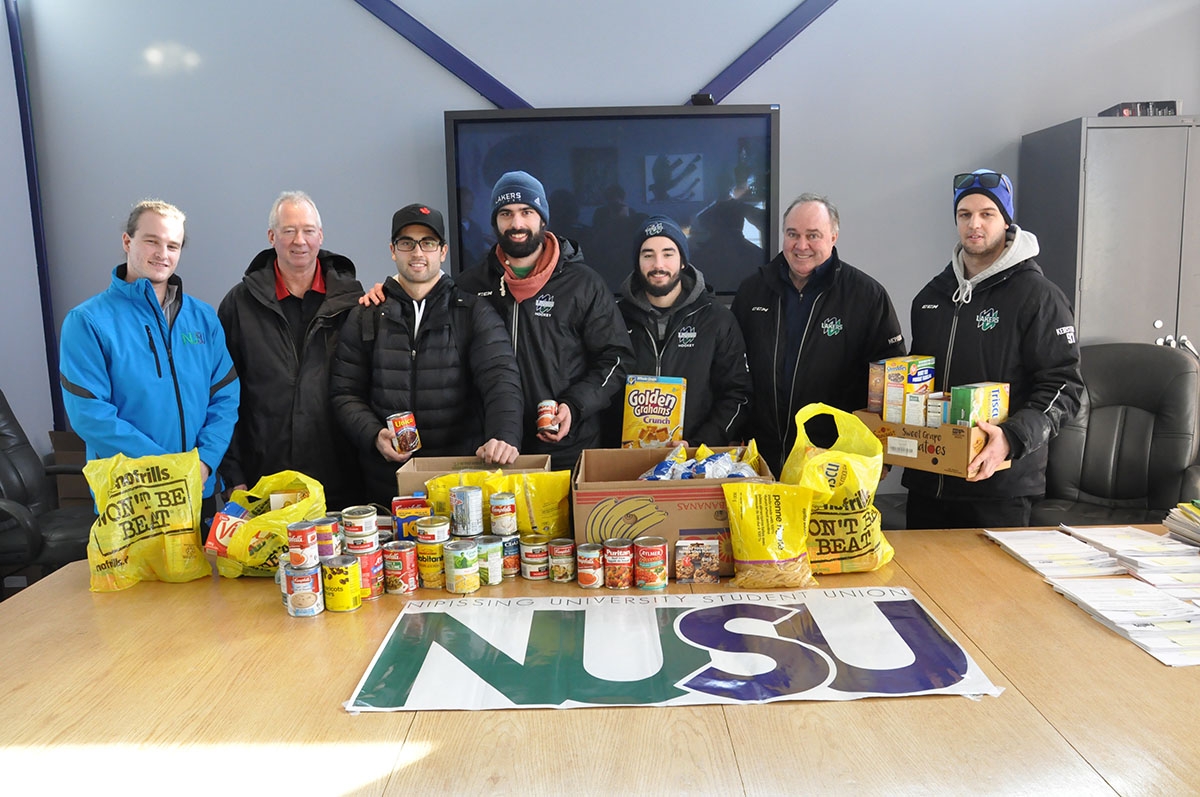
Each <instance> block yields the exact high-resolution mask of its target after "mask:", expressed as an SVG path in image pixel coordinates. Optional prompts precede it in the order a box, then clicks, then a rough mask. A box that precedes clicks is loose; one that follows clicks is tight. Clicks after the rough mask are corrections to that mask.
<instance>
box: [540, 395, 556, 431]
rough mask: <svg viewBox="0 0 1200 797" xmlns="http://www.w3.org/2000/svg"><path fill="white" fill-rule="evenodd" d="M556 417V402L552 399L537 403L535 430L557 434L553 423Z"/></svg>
mask: <svg viewBox="0 0 1200 797" xmlns="http://www.w3.org/2000/svg"><path fill="white" fill-rule="evenodd" d="M557 415H558V402H557V401H555V400H554V399H546V400H545V401H539V402H538V405H537V430H538V431H539V432H557V431H558V424H557V423H555V421H554V418H555V417H556V416H557Z"/></svg>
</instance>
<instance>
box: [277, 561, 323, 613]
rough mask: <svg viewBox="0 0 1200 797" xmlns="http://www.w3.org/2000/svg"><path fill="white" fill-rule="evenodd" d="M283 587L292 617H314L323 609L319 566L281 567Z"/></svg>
mask: <svg viewBox="0 0 1200 797" xmlns="http://www.w3.org/2000/svg"><path fill="white" fill-rule="evenodd" d="M283 578H284V587H283V593H284V595H285V596H286V599H285V601H284V602H285V603H286V604H287V611H288V614H290V615H291V616H292V617H314V616H316V615H318V614H320V613H321V612H323V611H325V599H324V596H323V595H322V594H321V568H320V566H314V567H292V566H291V565H285V566H284V568H283Z"/></svg>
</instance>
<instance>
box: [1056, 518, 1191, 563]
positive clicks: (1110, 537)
mask: <svg viewBox="0 0 1200 797" xmlns="http://www.w3.org/2000/svg"><path fill="white" fill-rule="evenodd" d="M1060 528H1061V529H1062V530H1063V531H1065V532H1067V533H1068V534H1070V535H1071V536H1073V537H1076V538H1078V539H1081V540H1083V541H1084V542H1086V543H1090V544H1091V545H1094V546H1095V547H1097V548H1099V549H1100V550H1102V551H1108V552H1109V553H1111V554H1113V555H1114V556H1116V555H1117V554H1125V555H1126V556H1197V555H1200V548H1197V547H1195V546H1194V545H1188V544H1187V543H1184V542H1180V541H1179V540H1175V539H1171V538H1170V537H1164V536H1163V535H1161V534H1155V533H1154V532H1152V531H1143V530H1142V529H1135V528H1134V527H1133V526H1120V527H1117V528H1082V527H1079V526H1066V525H1064V526H1060Z"/></svg>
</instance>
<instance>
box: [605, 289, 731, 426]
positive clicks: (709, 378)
mask: <svg viewBox="0 0 1200 797" xmlns="http://www.w3.org/2000/svg"><path fill="white" fill-rule="evenodd" d="M682 284H683V288H684V292H683V294H682V295H681V296H680V300H679V301H677V302H676V303H675V306H674V307H672V308H670V309H669V310H668V312H667V313H666V314H665V321H666V325H665V332H666V335H665V338H664V339H663V340H662V341H660V339H659V336H658V328H659V323H658V319H659V318H660V317H661V316H660V314H659V313H657V312H656V311H655V310H654V309H653V307H652V306H651V305H650V303H649V302H648V301H647V300H646V295H645V293H644V291H643V290H642V289H641V288H640V287H639V288H634V280H633V277H632V275H630V276H629V277H627V278H626V279H625V282H624V283H623V284H622V285H621V293H622V297H621V299H620V300H619V301H618V302H617V307H619V308H620V310H621V315H622V316H623V317H624V318H625V323H626V324H628V330H629V338H630V340H631V342H632V343H633V355H634V357H633V364H632V365H631V366H630V368H629V373H631V374H648V375H650V376H664V375H665V376H682V377H683V378H685V379H687V392H686V394H685V399H684V410H683V438H684V439H685V440H687V441H688V443H690V444H691V445H693V446H695V445H699V444H700V443H706V444H707V445H709V446H727V445H730V444H732V443H734V442H738V441H740V440H741V439H742V429H744V428H745V426H746V424H747V422H748V421H749V420H750V413H749V400H750V392H751V390H752V389H753V385H752V384H751V381H750V369H749V368H748V367H747V365H746V344H745V342H744V341H743V340H742V331H741V329H739V328H738V324H737V319H736V318H734V317H733V313H731V312H730V311H729V308H727V307H725V305H723V304H721V303H720V302H719V301H716V300H715V299H713V297H712V293H711V292H710V291H709V290H708V289H706V286H705V284H704V275H703V274H702V273H701V272H700V271H698V270H697V269H695V268H694V267H692V266H685V267H684V276H683V280H682ZM613 404H614V405H615V406H616V407H617V408H618V409H619V410H620V412H617V413H615V423H616V426H617V432H618V433H619V432H620V424H621V421H622V418H623V411H624V393H623V392H622V391H618V393H617V400H616V401H614V402H613Z"/></svg>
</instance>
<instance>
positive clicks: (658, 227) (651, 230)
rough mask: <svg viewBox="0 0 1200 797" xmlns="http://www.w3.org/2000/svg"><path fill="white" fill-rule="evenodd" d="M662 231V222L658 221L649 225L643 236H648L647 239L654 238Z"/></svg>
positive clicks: (643, 231)
mask: <svg viewBox="0 0 1200 797" xmlns="http://www.w3.org/2000/svg"><path fill="white" fill-rule="evenodd" d="M662 231H663V226H662V222H661V221H656V222H654V223H653V224H647V225H646V229H644V230H642V235H644V236H646V237H647V238H653V237H654V236H656V235H659V234H661V233H662Z"/></svg>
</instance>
